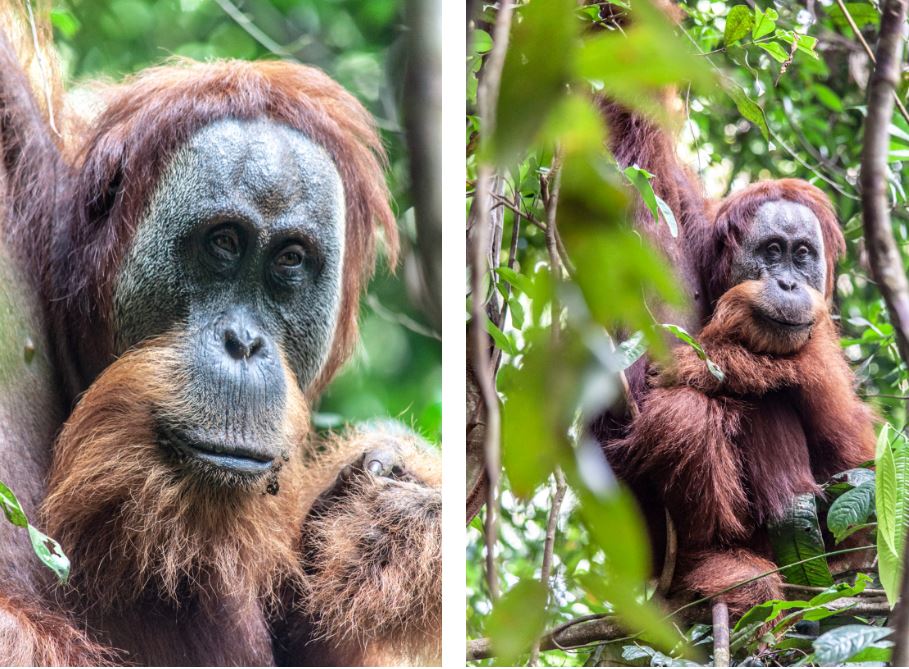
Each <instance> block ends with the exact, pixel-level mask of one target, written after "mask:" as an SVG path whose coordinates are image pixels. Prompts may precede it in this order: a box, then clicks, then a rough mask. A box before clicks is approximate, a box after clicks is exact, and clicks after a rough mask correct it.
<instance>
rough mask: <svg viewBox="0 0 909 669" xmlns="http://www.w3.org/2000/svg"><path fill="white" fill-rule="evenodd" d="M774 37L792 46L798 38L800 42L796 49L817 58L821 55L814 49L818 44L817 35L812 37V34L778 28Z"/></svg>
mask: <svg viewBox="0 0 909 669" xmlns="http://www.w3.org/2000/svg"><path fill="white" fill-rule="evenodd" d="M774 37H776V38H777V39H778V40H780V41H781V42H785V43H786V44H788V45H790V46H792V45H793V44H795V42H796V39H797V40H798V44H796V47H795V49H796V51H801V52H802V53H804V54H805V55H808V56H811V57H812V58H814V59H815V60H817V59H818V58H819V57H820V56H818V55H817V52H816V51H815V50H814V47H815V46H816V45H817V37H812V36H811V35H802V34H801V33H796V32H794V31H792V30H777V31H776V33H774Z"/></svg>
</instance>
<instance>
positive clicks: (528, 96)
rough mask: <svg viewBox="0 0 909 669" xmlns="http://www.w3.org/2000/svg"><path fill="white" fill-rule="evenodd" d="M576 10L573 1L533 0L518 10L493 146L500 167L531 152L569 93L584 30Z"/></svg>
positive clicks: (501, 89) (494, 157)
mask: <svg viewBox="0 0 909 669" xmlns="http://www.w3.org/2000/svg"><path fill="white" fill-rule="evenodd" d="M574 8H575V3H574V2H573V0H533V1H532V2H529V3H528V4H526V5H522V6H520V7H519V8H518V9H517V11H516V14H515V17H514V21H513V23H512V34H511V40H510V42H509V44H508V52H507V54H506V55H505V65H504V67H503V68H502V82H501V86H500V88H499V99H498V104H497V105H496V109H495V134H494V136H493V138H492V146H491V149H492V156H491V158H492V160H493V162H495V164H496V165H498V166H500V167H504V166H508V165H510V164H511V163H512V162H514V161H516V160H517V159H519V158H520V156H521V155H523V154H524V152H526V151H527V149H528V147H529V146H530V144H531V143H532V142H533V140H534V138H535V137H536V134H537V132H538V131H539V130H540V127H541V126H542V125H543V123H544V122H545V120H546V117H547V116H548V115H549V113H550V112H551V111H552V110H553V108H554V107H555V105H556V104H557V103H558V101H559V99H560V98H561V97H563V96H564V94H565V92H566V85H567V84H568V82H569V80H570V77H571V63H572V61H573V58H574V51H575V48H576V46H577V41H578V31H579V29H580V25H581V24H580V22H579V21H578V20H577V18H576V17H575V15H574Z"/></svg>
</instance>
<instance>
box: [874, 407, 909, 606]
mask: <svg viewBox="0 0 909 669" xmlns="http://www.w3.org/2000/svg"><path fill="white" fill-rule="evenodd" d="M875 464H876V470H877V473H876V477H875V478H876V481H877V489H876V503H875V506H876V509H877V553H878V572H879V577H880V581H881V585H882V586H883V587H884V590H885V591H886V593H887V601H888V602H889V603H890V606H891V607H892V606H894V604H896V600H897V599H898V598H899V587H900V576H901V574H902V571H903V564H902V555H903V544H904V542H905V539H906V523H907V508H906V507H907V500H909V443H907V441H906V437H905V436H904V435H903V434H902V433H901V432H899V431H898V430H895V429H894V428H893V427H892V426H891V425H890V424H889V423H885V424H884V426H883V427H882V428H881V431H880V433H879V434H878V438H877V455H876V457H875Z"/></svg>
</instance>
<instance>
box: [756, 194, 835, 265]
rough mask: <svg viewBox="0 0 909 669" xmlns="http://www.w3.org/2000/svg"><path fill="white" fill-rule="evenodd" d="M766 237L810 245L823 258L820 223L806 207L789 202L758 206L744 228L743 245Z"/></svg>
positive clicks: (780, 201)
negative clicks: (750, 220) (781, 238)
mask: <svg viewBox="0 0 909 669" xmlns="http://www.w3.org/2000/svg"><path fill="white" fill-rule="evenodd" d="M770 237H783V238H785V239H787V240H789V241H790V242H807V243H809V244H811V245H812V246H813V247H814V249H815V251H816V252H817V255H818V256H819V257H824V237H823V235H822V234H821V223H820V221H819V220H818V218H817V216H815V214H814V212H813V211H811V209H810V208H809V207H806V206H805V205H803V204H799V203H798V202H791V201H789V200H774V201H770V202H765V203H764V204H762V205H761V206H760V207H759V208H758V210H757V212H756V213H755V216H754V221H753V222H752V225H751V227H750V228H749V229H748V233H747V236H746V239H744V240H742V241H743V245H745V246H754V245H756V244H759V243H760V242H761V241H762V240H765V239H768V238H770Z"/></svg>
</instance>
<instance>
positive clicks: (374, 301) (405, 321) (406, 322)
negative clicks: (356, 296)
mask: <svg viewBox="0 0 909 669" xmlns="http://www.w3.org/2000/svg"><path fill="white" fill-rule="evenodd" d="M366 304H367V306H368V307H369V308H370V309H372V310H373V312H375V314H376V316H378V317H379V318H382V319H384V320H386V321H389V322H391V323H397V324H398V325H400V326H401V327H403V328H406V329H407V330H410V331H411V332H413V333H415V334H418V335H421V336H423V337H429V338H430V339H437V340H439V341H442V335H440V334H439V333H438V332H436V331H435V330H433V329H432V328H430V327H427V326H426V325H423V324H422V323H418V322H417V321H415V320H414V319H412V318H411V317H410V316H408V315H407V314H399V313H397V312H394V311H392V310H391V309H389V308H388V307H386V306H385V305H384V304H382V303H381V302H380V301H379V298H378V297H376V296H375V295H373V294H372V293H370V294H369V295H367V296H366Z"/></svg>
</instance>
